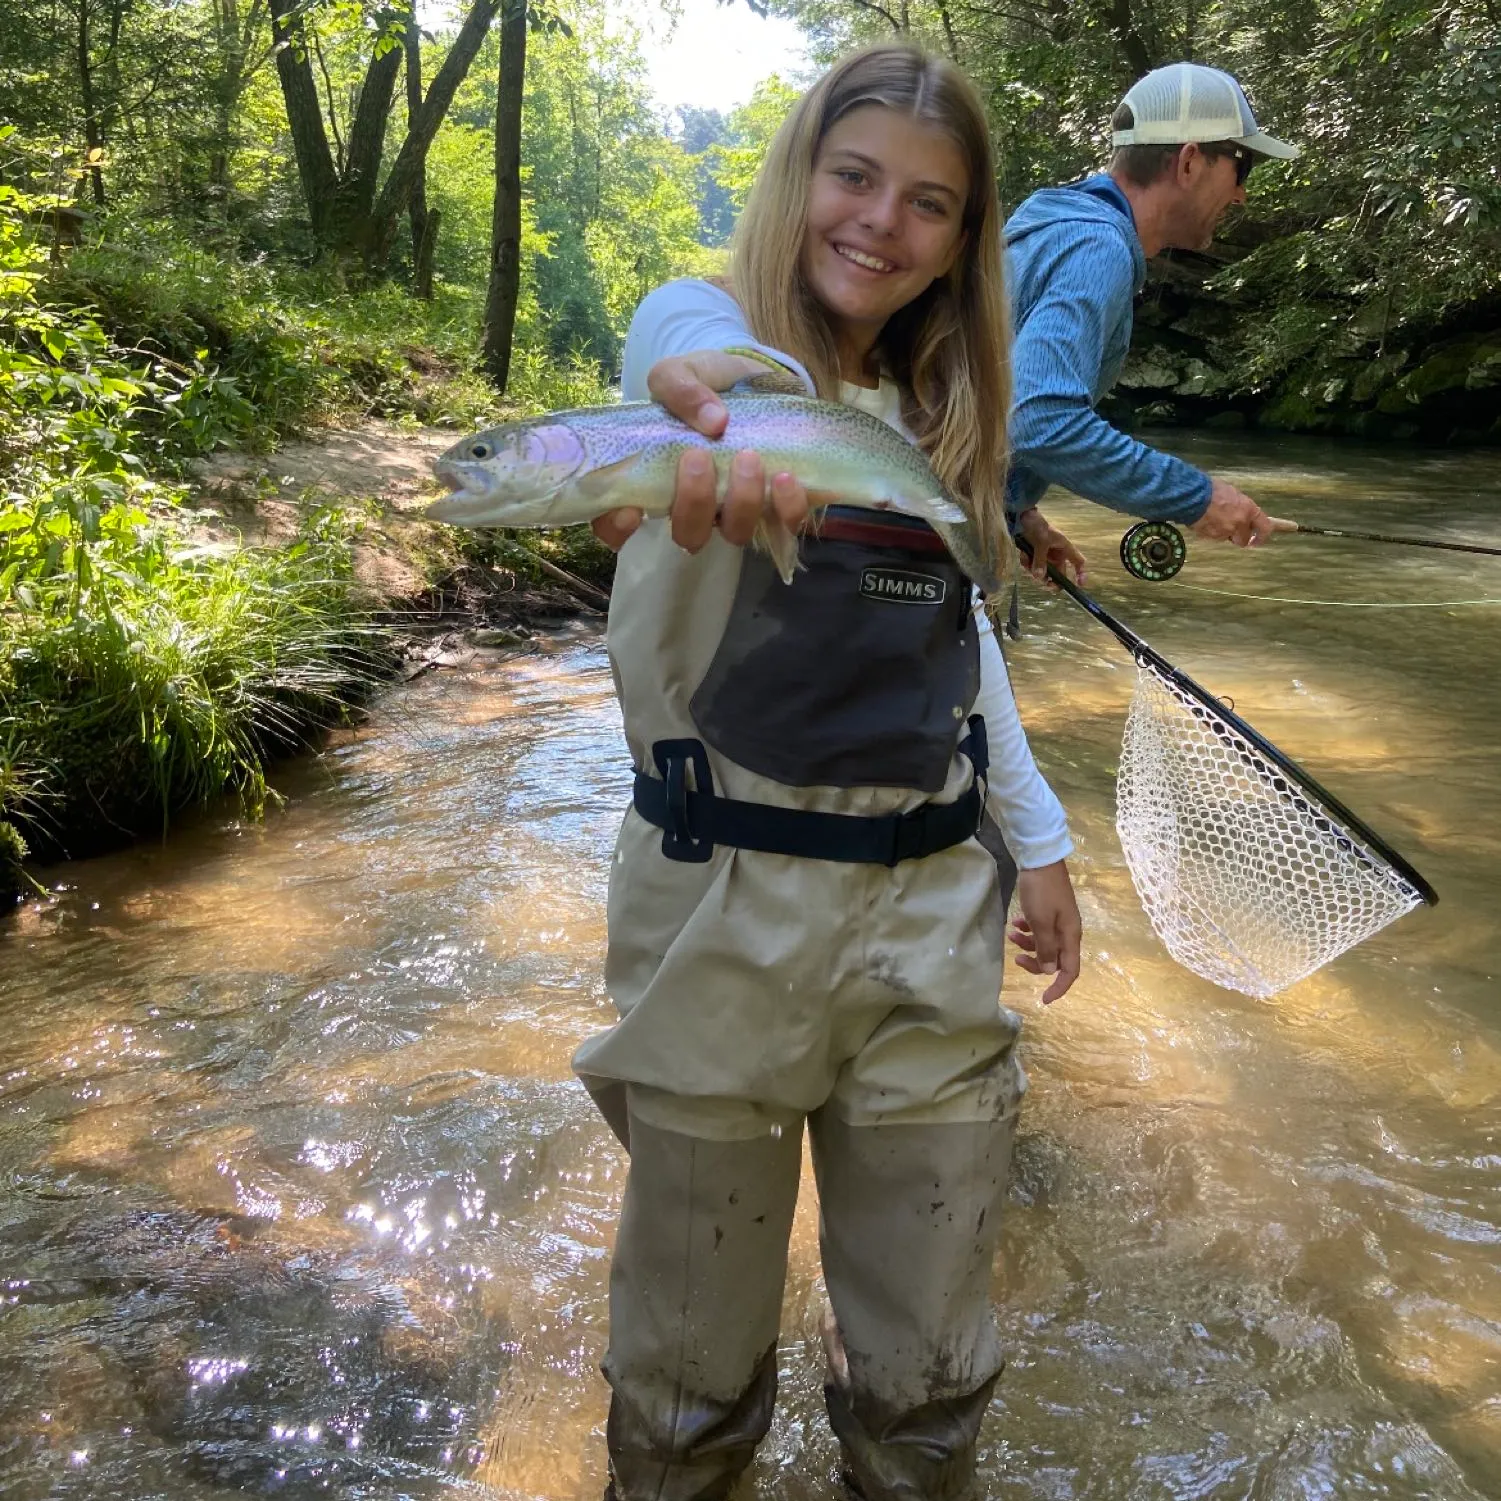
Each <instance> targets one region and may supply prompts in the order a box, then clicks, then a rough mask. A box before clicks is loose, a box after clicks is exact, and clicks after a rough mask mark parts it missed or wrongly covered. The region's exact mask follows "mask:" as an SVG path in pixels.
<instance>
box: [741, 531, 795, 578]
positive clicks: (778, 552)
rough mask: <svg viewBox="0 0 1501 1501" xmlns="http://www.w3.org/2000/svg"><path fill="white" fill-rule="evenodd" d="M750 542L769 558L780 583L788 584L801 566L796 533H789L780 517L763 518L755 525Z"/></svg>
mask: <svg viewBox="0 0 1501 1501" xmlns="http://www.w3.org/2000/svg"><path fill="white" fill-rule="evenodd" d="M751 542H752V545H753V546H755V547H757V548H759V549H760V550H761V551H762V552H764V553H766V554H767V555H768V556H769V557H770V558H771V561H772V562H773V563H774V564H775V565H776V570H777V572H778V573H779V574H780V575H781V576H782V582H783V583H784V584H790V583H791V582H792V578H793V575H794V574H795V573H796V572H797V570H798V569H799V568H801V567H802V566H803V565H802V562H801V561H800V560H799V558H798V547H797V533H796V532H793V531H789V530H788V527H787V523H786V522H785V521H783V520H782V518H781V517H780V516H763V517H762V518H761V519H760V521H759V522H757V523H756V535H755V536H754V537H753V538H752V539H751Z"/></svg>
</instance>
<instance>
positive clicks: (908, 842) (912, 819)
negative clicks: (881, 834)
mask: <svg viewBox="0 0 1501 1501" xmlns="http://www.w3.org/2000/svg"><path fill="white" fill-rule="evenodd" d="M927 828H928V810H927V808H926V807H923V808H915V809H913V811H912V812H911V813H899V814H897V816H896V817H895V818H893V819H892V820H891V854H890V855H889V856H888V857H887V859H886V862H885V863H886V864H887V865H892V866H894V865H900V864H901V863H902V861H903V860H919V859H921V858H922V856H923V855H925V854H926V853H927V842H926V839H927Z"/></svg>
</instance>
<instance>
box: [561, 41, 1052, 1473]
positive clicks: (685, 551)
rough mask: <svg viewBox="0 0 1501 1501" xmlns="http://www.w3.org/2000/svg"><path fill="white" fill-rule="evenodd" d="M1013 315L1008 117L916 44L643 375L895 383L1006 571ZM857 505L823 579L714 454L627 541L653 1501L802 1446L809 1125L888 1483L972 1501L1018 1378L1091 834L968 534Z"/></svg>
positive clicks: (782, 500) (794, 168)
mask: <svg viewBox="0 0 1501 1501" xmlns="http://www.w3.org/2000/svg"><path fill="white" fill-rule="evenodd" d="M1006 337H1007V330H1006V317H1005V298H1004V290H1003V287H1002V273H1001V263H1000V217H999V209H998V205H997V202H996V192H995V178H994V173H993V170H992V165H991V158H990V149H989V138H988V133H987V130H986V125H985V120H984V115H983V111H982V109H981V106H980V104H979V102H978V100H977V99H976V97H975V94H974V92H973V90H972V88H971V87H970V85H969V84H968V82H967V81H966V80H965V79H964V78H963V76H962V75H961V74H960V73H959V72H958V71H957V70H956V69H955V68H953V67H952V66H950V65H949V64H948V63H946V62H943V61H941V60H939V59H936V58H929V57H927V56H925V55H924V54H923V53H921V52H920V51H918V50H917V49H915V48H912V47H910V46H905V45H892V46H884V47H878V48H875V49H873V50H870V51H867V52H864V53H862V54H860V55H858V56H856V57H854V58H851V59H850V60H848V61H847V62H845V63H843V64H841V65H840V66H838V67H836V68H835V69H834V70H833V71H832V72H830V73H829V74H828V75H826V76H825V77H824V78H823V79H822V81H821V82H819V83H818V84H817V85H816V86H815V87H814V88H813V89H811V90H810V91H809V92H808V93H807V94H806V95H805V96H804V97H803V98H802V100H801V101H800V102H799V104H798V105H797V106H796V108H795V109H794V110H793V112H792V115H791V117H790V118H789V119H788V120H787V122H786V124H785V125H784V126H783V127H782V130H781V131H780V133H779V134H778V136H777V138H776V140H775V142H774V143H773V145H772V147H771V150H770V152H769V154H768V157H767V160H766V163H765V165H764V167H763V168H762V170H761V174H760V176H759V178H758V180H757V183H756V186H755V188H754V191H753V192H752V194H751V198H750V202H749V203H748V205H747V207H746V210H745V213H744V216H743V217H742V220H741V223H740V226H739V229H738V231H737V236H736V245H735V252H734V260H733V279H732V284H731V290H726V289H724V288H721V287H718V286H715V285H711V284H709V283H707V282H697V281H688V282H679V283H674V284H671V285H669V286H666V287H663V288H660V289H659V290H658V291H656V292H654V293H652V294H651V295H650V296H649V297H647V298H646V299H645V301H644V302H643V303H642V304H641V306H640V308H639V309H638V310H637V313H636V316H635V319H634V321H633V323H632V325H631V331H630V335H629V338H628V340H627V344H626V355H625V368H624V374H623V385H624V389H625V395H626V396H627V398H641V397H644V396H647V395H648V394H650V395H651V396H652V397H653V398H654V399H656V400H658V401H660V402H661V403H662V404H663V405H665V406H667V407H668V408H669V409H670V410H672V411H673V412H674V413H676V414H677V415H679V416H680V417H682V418H683V419H684V420H685V421H689V422H691V423H693V424H694V425H695V426H697V427H698V428H699V429H700V430H701V431H703V432H704V433H706V434H708V435H709V436H718V435H720V434H721V433H723V432H725V429H726V422H727V420H728V419H727V414H726V408H725V407H724V405H723V404H722V403H721V402H720V401H719V399H718V397H717V395H716V394H715V393H716V391H718V390H724V389H727V388H729V387H730V386H732V385H734V384H736V383H738V382H741V381H742V380H745V379H747V378H764V377H766V376H767V375H768V373H769V372H770V371H777V372H781V375H782V378H783V379H784V380H786V379H790V380H793V381H795V382H796V384H797V388H798V389H800V390H803V391H806V392H813V393H816V394H818V395H820V396H822V397H825V398H827V399H833V400H844V401H847V402H851V403H854V404H856V405H858V406H860V407H863V408H864V409H865V410H867V411H869V412H872V413H874V414H875V415H877V416H879V417H881V418H883V419H884V420H885V421H887V422H888V423H890V424H891V425H893V426H894V427H897V428H898V429H899V430H901V431H902V432H904V433H905V434H906V435H907V436H908V437H909V438H910V439H911V440H912V441H913V442H915V443H917V444H918V445H919V446H920V447H921V448H922V449H923V451H924V452H925V453H926V454H927V455H928V457H929V459H930V461H931V463H932V464H933V466H934V468H935V469H936V471H937V472H938V474H939V475H940V476H941V477H942V478H943V480H944V481H945V482H946V483H947V485H948V486H949V488H950V490H951V491H953V492H954V493H957V494H961V495H964V496H965V497H966V498H967V500H968V502H969V503H970V505H971V506H972V508H973V511H974V513H975V515H976V517H977V520H978V524H979V528H980V531H981V533H982V535H983V537H984V538H985V539H986V542H987V545H988V546H989V547H990V548H991V549H992V551H993V553H994V554H995V555H997V556H998V555H999V553H1000V551H1001V549H1002V548H1004V546H1005V545H1006V539H1005V530H1004V521H1003V509H1002V507H1003V485H1004V479H1005V421H1004V414H1005V412H1006V410H1007V403H1008V396H1009V390H1008V376H1007V365H1006ZM728 437H729V439H730V440H731V441H733V438H734V433H733V426H732V425H731V428H730V431H729V432H728ZM816 499H817V500H818V501H819V503H820V504H821V505H826V507H827V508H826V509H825V510H824V511H823V515H822V519H821V520H820V523H819V526H818V528H817V533H816V535H813V534H811V533H810V534H808V535H805V536H804V537H803V540H802V558H803V562H804V564H805V567H804V569H803V571H801V572H800V573H799V574H798V575H797V577H796V578H795V580H794V582H793V583H792V584H791V585H785V584H783V583H782V582H781V581H780V579H778V578H777V576H776V574H775V571H774V569H773V568H772V566H771V564H770V562H769V560H768V559H767V558H766V557H764V556H763V555H762V554H760V553H758V552H756V551H753V550H751V549H749V548H746V547H744V546H743V545H736V544H744V543H745V542H746V541H748V540H749V538H750V536H751V534H752V532H753V531H754V529H755V526H756V524H757V523H758V522H759V521H760V520H761V518H762V515H763V511H764V509H765V507H766V505H767V503H768V500H769V503H770V505H771V507H772V508H773V509H774V510H775V512H776V514H777V516H778V517H779V518H780V519H781V520H782V521H783V522H785V523H787V524H789V525H793V526H796V525H797V524H798V523H799V522H800V521H801V520H802V519H803V518H804V517H805V516H806V513H807V509H808V502H809V497H808V496H807V495H806V494H805V493H804V492H803V490H802V489H801V487H800V486H799V485H798V483H797V481H796V480H795V479H794V478H793V477H792V476H791V475H788V474H776V475H772V476H770V477H769V479H768V476H766V475H765V474H764V472H763V470H762V467H761V463H760V460H759V459H757V457H756V456H755V455H754V454H752V453H741V454H738V455H737V456H736V459H735V463H734V466H733V470H732V477H731V480H730V482H729V485H728V491H727V494H726V495H725V497H724V498H723V502H722V504H721V503H720V499H719V497H717V496H716V494H715V484H714V477H713V472H712V469H711V468H710V466H709V465H708V463H707V462H706V460H705V456H704V455H703V454H701V453H692V452H690V453H688V454H686V455H685V456H684V458H683V461H682V465H681V468H680V470H679V477H678V489H677V495H676V498H675V502H674V509H673V514H672V517H671V520H670V522H668V521H662V522H650V523H646V524H644V525H640V526H639V528H634V523H635V522H637V521H639V517H636V516H634V515H631V516H627V515H624V514H622V513H617V515H616V516H615V517H614V518H611V519H610V520H609V521H608V524H605V525H602V526H601V532H602V534H605V535H608V536H610V537H612V538H613V539H615V540H617V541H618V540H620V539H621V538H623V537H626V536H629V540H628V541H626V542H625V543H624V545H623V547H622V549H621V553H620V560H619V566H618V570H617V574H616V583H615V591H614V598H613V601H612V605H611V610H610V622H609V649H610V657H611V663H612V666H613V668H614V671H615V677H616V685H617V689H618V692H619V696H620V702H621V705H622V709H623V713H624V718H625V728H626V736H627V739H628V741H629V743H630V747H631V752H632V755H633V758H634V761H635V765H636V769H637V776H636V791H635V798H634V806H633V809H632V811H631V812H629V813H628V814H627V815H626V820H625V824H624V826H623V828H622V830H621V834H620V838H619V842H618V844H617V847H616V854H615V863H614V866H613V869H612V872H611V880H610V895H609V951H608V957H607V960H606V980H607V983H608V986H609V989H610V994H611V996H612V998H613V1000H614V1002H615V1004H616V1007H617V1008H618V1010H619V1013H620V1021H619V1022H618V1024H617V1025H616V1026H614V1027H613V1028H611V1029H610V1030H609V1031H608V1032H607V1033H605V1034H604V1035H602V1036H600V1037H597V1038H594V1039H591V1040H590V1041H589V1042H588V1043H586V1044H585V1045H584V1046H583V1047H582V1048H581V1049H580V1050H579V1052H578V1055H577V1057H576V1059H575V1065H576V1067H577V1068H578V1070H579V1072H580V1074H581V1075H582V1076H583V1078H584V1079H585V1082H586V1083H587V1084H588V1085H589V1088H590V1090H591V1092H592V1093H593V1094H594V1096H595V1098H596V1099H597V1100H598V1101H599V1103H600V1106H601V1109H602V1110H603V1111H604V1113H605V1115H606V1117H607V1118H608V1119H609V1120H610V1122H611V1124H612V1125H613V1126H614V1127H615V1129H616V1130H617V1132H618V1133H619V1134H620V1136H621V1139H622V1140H623V1141H624V1142H625V1143H626V1145H627V1147H628V1149H629V1152H630V1174H629V1179H628V1182H627V1186H626V1192H625V1201H624V1205H623V1207H622V1211H621V1219H620V1226H619V1231H618V1234H617V1238H616V1245H615V1259H614V1264H613V1270H612V1275H611V1285H610V1326H611V1328H610V1346H609V1352H608V1354H607V1356H606V1359H605V1363H604V1371H605V1375H606V1377H607V1379H608V1380H609V1382H610V1385H611V1388H612V1393H613V1395H612V1401H611V1406H610V1417H609V1425H608V1445H609V1454H610V1472H611V1490H610V1493H609V1494H610V1495H612V1496H614V1497H616V1498H617V1501H646V1498H651V1501H696V1498H715V1497H723V1496H726V1495H728V1494H729V1491H730V1489H731V1487H732V1486H733V1484H734V1482H735V1479H736V1477H737V1476H738V1475H739V1474H740V1473H741V1472H742V1471H743V1469H744V1468H745V1466H746V1465H747V1464H748V1463H749V1462H750V1459H751V1457H752V1454H753V1452H754V1449H755V1446H756V1444H757V1443H758V1442H759V1441H760V1439H761V1438H762V1436H763V1435H764V1434H765V1432H766V1430H767V1427H768V1425H769V1423H770V1420H771V1411H772V1404H773V1400H774V1397H775V1389H776V1352H777V1333H778V1319H779V1314H780V1309H781V1301H782V1290H783V1281H784V1278H785V1274H786V1264H787V1241H788V1235H789V1231H790V1228H791V1221H792V1213H793V1207H794V1204H795V1202H796V1198H797V1189H798V1177H799V1167H800V1161H801V1139H802V1131H803V1127H804V1124H806V1125H807V1128H808V1131H809V1134H810V1138H811V1147H812V1155H813V1163H814V1168H815V1171H816V1174H817V1180H818V1190H819V1204H820V1211H821V1217H820V1236H821V1250H822V1259H823V1269H824V1275H825V1281H826V1284H827V1288H828V1294H829V1300H830V1303H831V1305H832V1313H831V1316H830V1317H829V1318H827V1319H826V1322H825V1343H826V1347H827V1353H828V1357H829V1374H828V1381H827V1386H826V1395H827V1400H828V1408H829V1414H830V1419H831V1421H832V1424H833V1427H834V1430H835V1432H836V1434H837V1435H838V1437H839V1440H840V1443H841V1445H842V1449H843V1453H844V1458H845V1473H844V1479H845V1484H846V1485H847V1486H848V1488H849V1490H850V1492H851V1493H852V1494H854V1495H857V1496H861V1497H864V1498H866V1501H888V1498H890V1501H896V1498H916V1497H922V1498H925V1501H947V1498H950V1497H958V1496H961V1495H963V1494H965V1493H966V1491H967V1490H968V1489H969V1487H970V1485H971V1481H972V1476H973V1471H974V1465H975V1445H976V1435H977V1432H978V1428H979V1424H980V1419H981V1417H982V1416H983V1414H984V1411H985V1408H986V1405H987V1403H988V1401H989V1398H990V1393H991V1389H992V1387H993V1386H994V1384H995V1381H996V1378H997V1376H998V1374H999V1371H1000V1367H1001V1360H1000V1355H999V1349H998V1341H997V1336H996V1332H995V1328H994V1323H993V1319H992V1316H991V1310H990V1305H989V1280H990V1269H991V1262H992V1258H993V1253H994V1248H995V1243H996V1237H997V1233H998V1230H999V1220H1000V1210H1001V1206H1002V1202H1003V1200H1004V1197H1005V1186H1006V1173H1007V1166H1008V1162H1009V1157H1010V1150H1011V1139H1012V1132H1013V1128H1014V1122H1015V1117H1016V1112H1017V1108H1018V1105H1019V1102H1020V1098H1021V1094H1022V1091H1023V1089H1024V1087H1025V1079H1024V1076H1023V1074H1022V1071H1021V1069H1020V1067H1019V1065H1018V1063H1017V1060H1016V1057H1015V1041H1016V1034H1017V1028H1018V1025H1019V1023H1018V1019H1017V1018H1016V1017H1015V1016H1014V1015H1013V1014H1012V1013H1011V1012H1009V1011H1007V1010H1005V1009H1003V1008H1002V1007H1001V1006H1000V1005H999V1004H998V1002H997V995H998V992H999V989H1000V982H1001V968H1002V947H1003V936H1004V926H1005V910H1006V904H1007V901H1008V899H1009V896H1010V886H1011V881H1012V878H1013V877H1014V875H1015V868H1014V867H1013V866H1012V864H1011V859H1010V856H1009V855H1008V854H1007V853H1006V849H1005V848H1002V847H1001V845H1000V842H999V837H998V836H997V835H996V832H995V824H999V826H1000V830H1002V831H1004V836H1005V845H1006V847H1008V848H1009V850H1010V851H1011V852H1012V853H1013V854H1014V855H1015V857H1016V861H1017V863H1018V864H1019V865H1020V867H1021V872H1020V878H1019V883H1018V889H1019V895H1020V902H1021V908H1022V913H1023V916H1022V918H1021V919H1019V920H1018V922H1017V924H1016V925H1015V927H1014V929H1013V934H1012V936H1013V939H1014V940H1015V941H1016V943H1017V944H1018V947H1019V948H1020V949H1021V950H1022V951H1023V952H1022V957H1021V958H1020V960H1019V962H1020V963H1021V964H1022V965H1023V967H1024V968H1027V969H1030V970H1032V971H1033V972H1035V973H1044V972H1049V973H1052V972H1055V973H1056V978H1055V979H1054V981H1053V983H1052V985H1051V986H1050V987H1049V990H1048V991H1047V993H1046V995H1045V996H1044V999H1045V1000H1052V999H1054V998H1056V997H1057V996H1060V995H1062V994H1063V993H1064V992H1065V991H1066V990H1067V989H1068V988H1069V986H1070V984H1071V983H1072V981H1073V978H1074V976H1075V975H1076V974H1077V971H1078V952H1079V920H1078V910H1077V907H1076V906H1075V904H1074V898H1073V893H1072V889H1071V887H1070V883H1069V878H1068V872H1067V868H1066V866H1065V864H1064V857H1065V856H1066V855H1067V854H1068V853H1069V852H1070V849H1071V845H1070V842H1069V838H1068V832H1067V829H1066V827H1065V825H1064V821H1063V816H1062V812H1061V809H1060V808H1059V806H1058V803H1057V800H1056V799H1055V798H1054V797H1053V795H1052V793H1051V791H1050V790H1049V789H1048V788H1047V786H1046V784H1045V783H1044V782H1043V781H1042V779H1041V777H1040V776H1039V775H1038V773H1037V770H1036V767H1035V766H1034V765H1033V762H1032V758H1031V754H1030V752H1029V751H1028V749H1027V745H1026V740H1025V738H1024V736H1023V734H1022V730H1021V725H1020V722H1019V720H1018V718H1017V714H1016V707H1015V704H1014V702H1013V700H1012V697H1011V690H1010V685H1009V683H1008V681H1007V677H1006V670H1005V665H1004V663H1003V661H1002V659H1001V655H1000V651H999V648H998V647H997V645H996V643H995V639H994V637H993V635H992V634H991V632H990V629H989V626H988V624H987V622H986V621H985V620H984V617H983V614H982V613H978V612H976V611H975V610H974V608H973V599H972V592H973V591H972V590H971V588H970V586H969V584H968V582H967V580H965V579H964V578H963V577H962V575H960V573H959V571H958V569H957V567H956V566H955V564H954V563H953V561H952V559H950V558H949V557H948V555H947V553H946V552H945V550H944V549H943V547H942V544H941V543H939V542H938V539H937V537H936V535H935V534H934V533H933V532H932V531H931V530H929V528H928V527H927V526H926V525H924V524H923V523H921V522H920V521H916V520H915V519H913V518H910V517H907V516H904V515H902V514H900V513H898V512H895V511H887V510H870V509H855V508H853V507H845V506H840V505H838V504H837V497H822V496H820V497H816ZM830 500H832V501H834V502H835V503H832V504H829V503H828V502H829V501H830ZM716 515H717V524H716ZM975 710H978V714H973V713H972V711H975ZM981 716H983V722H982V719H981ZM987 740H988V742H989V745H988V758H987ZM987 760H988V768H989V769H988V771H987ZM987 779H988V780H987ZM982 812H988V814H989V815H990V818H989V819H987V820H986V829H985V830H982V831H981V832H982V833H983V834H986V836H987V838H988V842H989V844H990V846H991V849H992V850H993V851H995V853H988V852H987V849H986V848H984V847H982V844H981V842H980V840H979V839H978V838H977V837H976V833H977V826H978V825H979V824H980V822H981V814H982ZM992 820H993V822H992Z"/></svg>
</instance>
